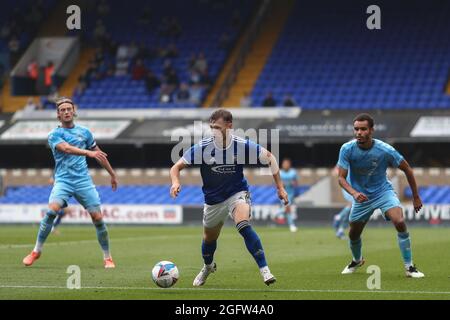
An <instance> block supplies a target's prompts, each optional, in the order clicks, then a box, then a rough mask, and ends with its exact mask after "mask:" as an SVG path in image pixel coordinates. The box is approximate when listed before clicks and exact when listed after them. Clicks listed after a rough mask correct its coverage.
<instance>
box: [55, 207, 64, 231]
mask: <svg viewBox="0 0 450 320" xmlns="http://www.w3.org/2000/svg"><path fill="white" fill-rule="evenodd" d="M63 215H64V211H63V210H62V209H61V210H59V211H58V212H57V217H56V219H55V222H54V223H53V227H54V228H56V227H57V226H58V225H59V224H60V223H61V219H62V217H63Z"/></svg>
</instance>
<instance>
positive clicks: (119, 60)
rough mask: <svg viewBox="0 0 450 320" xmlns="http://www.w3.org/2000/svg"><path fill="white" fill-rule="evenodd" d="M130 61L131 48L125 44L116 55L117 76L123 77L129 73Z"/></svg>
mask: <svg viewBox="0 0 450 320" xmlns="http://www.w3.org/2000/svg"><path fill="white" fill-rule="evenodd" d="M129 60H130V50H129V47H128V46H127V45H126V44H125V43H124V44H121V45H120V46H119V48H118V49H117V54H116V73H115V75H116V76H123V75H126V74H127V73H128V65H129Z"/></svg>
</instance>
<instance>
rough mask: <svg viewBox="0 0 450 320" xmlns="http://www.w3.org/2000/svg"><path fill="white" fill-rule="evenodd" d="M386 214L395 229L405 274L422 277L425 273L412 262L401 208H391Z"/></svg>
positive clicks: (409, 241) (409, 240) (407, 233)
mask: <svg viewBox="0 0 450 320" xmlns="http://www.w3.org/2000/svg"><path fill="white" fill-rule="evenodd" d="M386 216H387V217H389V219H391V221H392V224H393V225H394V227H395V229H396V230H397V240H398V246H399V248H400V252H401V254H402V258H403V263H404V265H405V273H406V276H407V277H410V278H423V277H424V276H425V275H424V274H423V273H422V272H420V271H419V270H417V268H416V267H415V266H414V264H413V260H412V249H411V239H410V237H409V232H408V230H407V227H406V223H405V219H404V216H403V210H402V208H400V207H395V208H391V209H389V210H388V211H386Z"/></svg>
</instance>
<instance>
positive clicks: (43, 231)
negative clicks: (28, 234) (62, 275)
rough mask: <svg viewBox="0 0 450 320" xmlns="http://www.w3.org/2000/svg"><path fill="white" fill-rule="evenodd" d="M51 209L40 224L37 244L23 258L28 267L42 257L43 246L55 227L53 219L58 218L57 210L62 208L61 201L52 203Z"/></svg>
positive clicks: (49, 206)
mask: <svg viewBox="0 0 450 320" xmlns="http://www.w3.org/2000/svg"><path fill="white" fill-rule="evenodd" d="M48 208H49V210H48V211H47V213H46V214H45V217H44V218H43V219H42V221H41V224H40V226H39V232H38V236H37V240H36V245H35V247H34V249H33V251H31V253H30V254H29V255H27V256H26V257H25V258H23V261H22V262H23V264H24V265H25V266H27V267H29V266H31V265H32V264H33V263H34V262H35V261H36V260H37V259H39V258H40V256H41V252H42V247H43V246H44V243H45V241H46V240H47V237H48V235H49V234H50V232H51V230H52V228H53V221H54V220H55V218H56V215H57V212H58V211H59V210H61V205H60V204H59V203H50V204H49V205H48Z"/></svg>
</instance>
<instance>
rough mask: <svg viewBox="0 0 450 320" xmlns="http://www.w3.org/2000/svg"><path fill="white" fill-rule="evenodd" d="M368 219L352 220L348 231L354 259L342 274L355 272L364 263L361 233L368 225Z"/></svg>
mask: <svg viewBox="0 0 450 320" xmlns="http://www.w3.org/2000/svg"><path fill="white" fill-rule="evenodd" d="M366 223H367V221H354V222H350V230H349V232H348V237H349V244H350V250H351V251H352V256H353V259H352V261H351V262H350V263H349V264H348V265H347V266H346V267H345V268H344V270H342V274H350V273H354V272H355V271H356V270H357V269H358V268H359V267H361V266H362V265H363V264H364V258H363V257H362V253H361V247H362V240H361V233H362V232H363V230H364V227H365V226H366Z"/></svg>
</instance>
